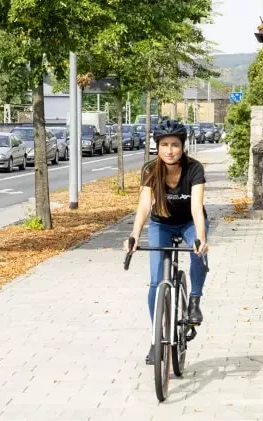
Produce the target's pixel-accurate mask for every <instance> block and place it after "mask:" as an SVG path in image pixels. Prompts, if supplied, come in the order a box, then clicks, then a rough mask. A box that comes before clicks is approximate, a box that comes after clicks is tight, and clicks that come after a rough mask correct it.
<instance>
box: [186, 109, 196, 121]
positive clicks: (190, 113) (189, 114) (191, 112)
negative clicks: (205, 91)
mask: <svg viewBox="0 0 263 421" xmlns="http://www.w3.org/2000/svg"><path fill="white" fill-rule="evenodd" d="M194 119H195V115H194V107H193V104H190V105H189V107H188V112H187V123H189V124H193V123H194Z"/></svg>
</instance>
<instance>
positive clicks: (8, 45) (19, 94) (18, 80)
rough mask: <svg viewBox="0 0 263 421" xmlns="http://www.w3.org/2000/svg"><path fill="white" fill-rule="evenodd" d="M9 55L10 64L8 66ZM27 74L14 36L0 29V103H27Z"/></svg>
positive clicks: (26, 68) (25, 65)
mask: <svg viewBox="0 0 263 421" xmlns="http://www.w3.org/2000/svg"><path fill="white" fill-rule="evenodd" d="M10 56H11V57H12V59H11V62H12V65H11V66H8V64H9V63H10ZM7 68H8V71H7V70H6V69H7ZM28 76H29V70H28V67H27V63H26V61H25V60H24V58H23V55H21V50H20V48H19V46H18V45H17V43H16V38H15V37H13V36H12V34H8V33H7V32H5V31H4V30H0V104H11V103H15V104H21V103H24V104H25V103H27V101H28V88H29V86H28Z"/></svg>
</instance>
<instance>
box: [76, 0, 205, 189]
mask: <svg viewBox="0 0 263 421" xmlns="http://www.w3.org/2000/svg"><path fill="white" fill-rule="evenodd" d="M210 12H211V1H210V0H190V1H183V2H180V3H176V2H174V1H172V0H162V1H161V0H155V1H154V0H153V1H151V2H150V4H149V1H145V0H144V1H140V2H132V1H131V2H130V3H129V8H127V3H125V2H123V3H120V4H119V3H118V5H117V6H116V10H115V14H116V22H115V24H114V25H112V26H109V27H107V28H106V29H105V30H104V31H100V32H99V33H98V36H97V40H96V42H93V44H92V45H91V48H90V50H89V54H86V55H85V54H84V57H85V60H84V67H85V66H86V69H89V70H91V71H92V73H93V74H94V75H96V78H97V75H98V74H101V73H100V72H101V71H102V69H104V72H103V73H104V75H105V74H109V73H111V74H113V75H114V76H115V77H116V79H117V81H118V89H116V90H115V92H113V94H114V95H115V97H116V98H117V104H118V122H119V124H118V139H119V140H118V146H119V156H118V186H119V190H120V191H121V190H123V188H124V174H123V161H122V138H121V123H122V117H121V112H122V105H123V98H124V96H126V94H127V92H128V91H135V92H136V91H140V92H145V93H148V95H147V97H148V101H147V103H148V110H150V107H149V102H150V99H151V98H152V97H153V96H154V95H155V96H156V97H157V96H161V94H160V89H159V88H158V85H160V77H159V76H160V71H162V68H163V67H164V61H163V60H165V61H166V62H167V66H166V70H167V71H166V73H165V75H164V78H163V81H166V84H165V85H162V86H163V87H164V86H165V89H164V90H163V92H166V96H167V86H168V84H167V80H168V75H172V77H170V78H169V88H168V89H169V90H170V91H174V92H175V91H176V92H177V95H178V89H179V87H180V85H179V80H180V79H179V78H180V75H182V73H185V72H183V71H182V70H181V69H180V68H179V62H180V61H181V62H183V63H184V62H186V63H188V64H189V63H192V64H193V66H194V71H196V70H198V69H200V68H202V66H201V65H200V64H198V61H197V59H198V55H199V56H200V54H201V52H202V53H204V49H203V48H202V47H201V46H200V45H201V44H202V42H203V41H204V38H203V36H202V32H201V30H200V29H198V28H197V27H196V26H195V24H196V23H198V22H200V20H201V19H202V18H204V17H207V16H209V14H210ZM171 46H173V48H171ZM173 52H174V55H173ZM168 68H169V71H168ZM153 92H154V95H153ZM150 97H151V98H150ZM148 114H149V111H148ZM148 126H149V119H148ZM148 132H149V130H148Z"/></svg>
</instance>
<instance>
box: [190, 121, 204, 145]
mask: <svg viewBox="0 0 263 421" xmlns="http://www.w3.org/2000/svg"><path fill="white" fill-rule="evenodd" d="M191 128H192V130H193V132H194V137H195V139H196V143H205V140H206V137H205V132H204V130H203V129H202V128H201V125H200V124H198V123H196V124H192V125H191Z"/></svg>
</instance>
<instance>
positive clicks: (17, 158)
mask: <svg viewBox="0 0 263 421" xmlns="http://www.w3.org/2000/svg"><path fill="white" fill-rule="evenodd" d="M26 159H27V155H26V146H25V144H24V142H22V140H21V139H19V137H17V136H15V135H14V134H12V133H5V132H0V168H3V169H6V170H7V171H8V172H12V171H13V168H14V167H18V168H19V169H20V170H25V169H26Z"/></svg>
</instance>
